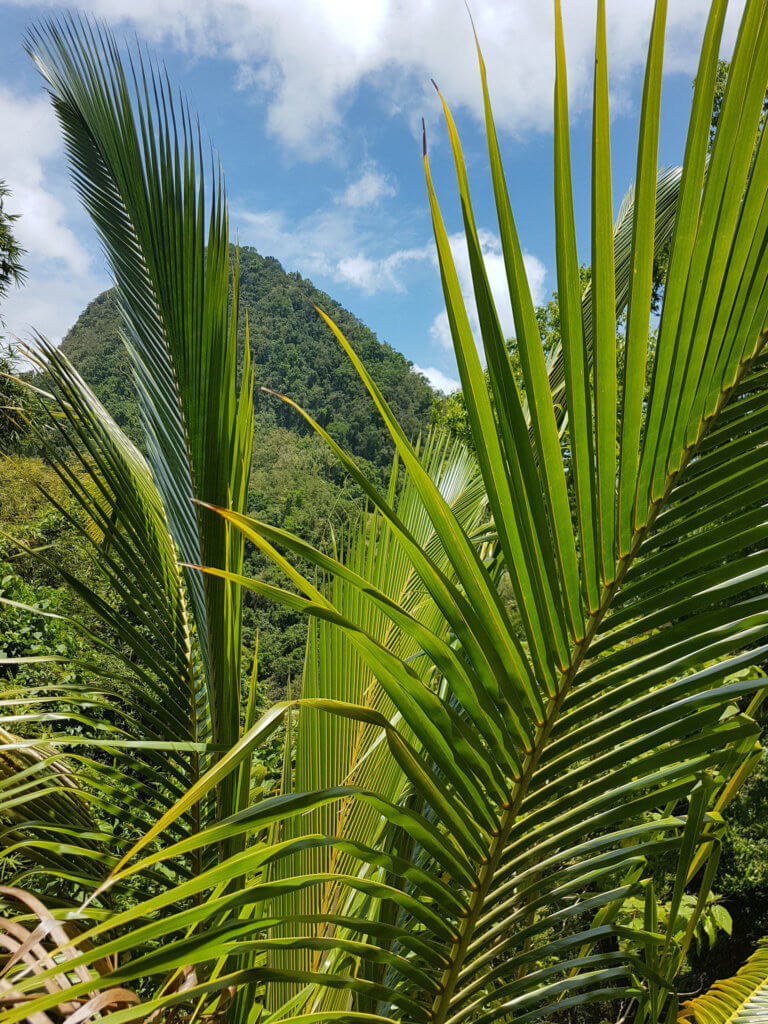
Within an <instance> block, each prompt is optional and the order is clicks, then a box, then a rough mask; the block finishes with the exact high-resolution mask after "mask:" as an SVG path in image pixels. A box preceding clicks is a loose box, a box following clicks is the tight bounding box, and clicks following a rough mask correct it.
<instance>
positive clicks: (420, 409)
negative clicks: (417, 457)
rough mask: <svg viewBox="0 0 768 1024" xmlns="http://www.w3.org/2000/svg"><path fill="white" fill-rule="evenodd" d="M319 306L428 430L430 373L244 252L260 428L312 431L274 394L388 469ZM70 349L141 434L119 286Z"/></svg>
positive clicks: (412, 425) (415, 429)
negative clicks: (123, 340) (426, 374)
mask: <svg viewBox="0 0 768 1024" xmlns="http://www.w3.org/2000/svg"><path fill="white" fill-rule="evenodd" d="M315 305H317V306H319V307H320V308H322V309H323V310H324V311H325V312H327V313H328V314H329V315H330V316H331V317H332V318H333V319H334V320H335V321H336V322H337V323H338V325H339V327H340V328H341V330H342V331H343V332H344V333H345V334H346V336H347V337H348V339H349V341H350V342H351V343H352V345H353V346H354V348H355V349H356V351H357V352H358V354H359V355H360V356H361V358H362V359H363V361H364V363H365V364H366V366H367V367H368V368H369V370H370V371H371V373H372V375H373V377H374V379H375V380H376V382H377V383H378V384H379V386H380V387H381V389H382V391H383V392H384V395H385V396H386V398H387V399H388V400H389V402H390V403H391V404H392V406H393V408H394V410H395V412H396V414H397V416H398V418H399V420H400V422H401V424H402V425H403V427H404V429H405V430H406V431H407V432H408V433H409V434H410V435H411V436H414V437H415V436H416V435H418V434H419V432H420V431H422V430H423V429H424V427H425V426H426V424H427V422H428V419H429V412H430V407H431V404H432V400H433V398H434V392H433V391H432V389H431V387H430V386H429V384H428V383H427V381H426V380H425V379H424V377H422V376H421V375H420V374H416V373H414V372H413V369H412V364H411V363H410V362H409V361H408V360H407V359H406V358H405V356H403V355H402V354H401V353H399V352H397V351H396V350H395V349H393V348H392V347H391V346H390V345H388V344H386V343H383V342H381V341H379V339H378V338H377V337H376V335H375V334H374V333H373V331H371V330H370V329H369V328H368V327H366V325H365V324H364V323H362V321H361V320H359V319H358V318H357V317H356V316H354V315H353V314H352V313H350V312H349V311H348V310H346V309H344V308H343V307H342V306H340V305H339V303H338V302H335V301H334V300H333V299H332V298H331V297H330V296H329V295H327V294H326V293H325V292H322V291H320V290H319V289H318V288H316V287H315V286H314V285H313V284H312V282H311V281H310V280H308V279H307V278H304V277H302V276H301V275H300V274H298V273H288V272H286V271H285V270H284V269H283V267H282V266H281V264H280V262H279V261H278V260H276V259H274V258H273V257H271V256H262V255H261V254H260V253H258V252H257V251H256V250H255V249H253V248H251V247H250V246H243V247H241V248H240V310H241V313H240V317H241V323H240V326H239V332H240V337H241V339H243V338H244V336H245V317H246V314H247V316H248V322H249V327H250V340H251V354H252V357H253V365H254V370H255V380H256V391H255V395H254V403H255V406H256V414H257V420H258V422H259V423H260V424H261V425H262V426H279V427H286V428H288V429H290V430H294V431H297V432H299V433H305V432H306V431H307V429H308V428H307V427H306V425H305V424H304V422H303V421H302V420H301V418H300V417H299V416H298V415H297V413H296V412H295V411H294V410H293V409H291V408H290V407H289V406H287V405H285V404H283V403H282V402H280V401H279V400H278V399H276V398H274V397H273V396H271V395H265V394H263V393H262V392H261V391H260V390H259V388H260V386H265V387H268V388H272V389H274V390H275V391H278V392H281V393H283V394H285V395H288V396H289V397H290V398H292V399H293V400H294V401H296V402H298V403H299V405H301V406H302V407H303V408H305V409H306V410H307V411H308V412H310V413H311V414H312V415H313V416H314V417H315V418H316V419H317V420H318V421H319V422H320V424H321V425H322V426H324V427H326V428H327V429H328V430H329V431H330V433H331V434H332V435H333V436H334V437H335V438H336V440H338V441H339V442H340V443H341V444H344V445H346V446H349V448H350V449H351V450H352V451H353V452H354V453H355V455H357V456H359V457H362V458H364V459H367V460H369V461H370V462H373V463H376V464H377V465H379V466H383V465H385V464H387V463H388V462H389V460H390V457H391V446H390V442H389V436H388V434H387V432H386V428H385V427H384V426H383V424H382V423H381V421H380V419H379V417H378V415H377V414H376V412H375V410H374V408H373V404H372V402H371V400H370V398H369V397H368V395H367V393H366V391H365V388H364V387H363V385H362V384H361V383H360V381H359V380H358V378H357V374H356V373H355V371H354V369H353V368H352V366H351V365H350V363H349V360H348V359H347V357H346V356H345V355H344V353H343V352H342V350H341V348H340V347H339V345H338V343H337V342H336V340H335V339H334V338H333V336H332V334H331V332H330V331H329V330H328V328H327V327H326V325H325V324H324V323H323V322H322V320H321V319H320V317H319V316H318V314H317V312H316V310H315V309H314V308H313V307H314V306H315ZM62 351H63V352H64V353H65V354H66V355H67V356H68V357H69V359H70V360H71V361H72V362H73V363H74V365H75V366H76V367H77V369H78V370H79V371H80V373H81V374H82V375H83V377H84V378H85V379H86V381H87V382H88V383H89V384H90V385H91V386H92V387H93V389H94V390H95V391H96V393H97V395H98V396H99V398H101V400H102V401H103V402H104V404H105V405H106V406H107V408H108V409H109V411H110V412H111V413H112V415H113V416H114V417H115V419H116V420H117V422H118V423H119V424H120V425H121V426H122V427H124V428H126V429H127V430H128V431H129V432H130V433H131V434H133V436H134V437H137V436H138V433H139V425H138V414H137V409H136V404H135V401H134V399H133V394H132V390H131V384H130V376H129V370H128V361H127V358H126V355H125V353H124V351H123V348H122V344H121V342H120V339H119V315H118V311H117V304H116V300H115V293H114V290H113V289H109V290H108V291H105V292H102V294H101V295H99V296H97V298H95V299H94V300H93V301H92V302H91V303H89V305H88V306H87V307H86V309H85V310H84V311H83V312H82V313H81V315H80V317H79V318H78V320H77V322H76V323H75V324H74V326H73V327H72V328H71V330H70V331H69V332H68V334H67V335H66V337H65V338H64V341H63V342H62Z"/></svg>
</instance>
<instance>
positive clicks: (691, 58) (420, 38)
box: [17, 0, 743, 195]
mask: <svg viewBox="0 0 768 1024" xmlns="http://www.w3.org/2000/svg"><path fill="white" fill-rule="evenodd" d="M17 2H18V3H21V4H26V3H28V2H30V0H17ZM50 3H51V5H52V6H69V0H50ZM88 6H89V8H90V9H91V10H92V11H93V12H94V13H95V14H97V15H100V16H103V17H106V18H107V19H109V20H110V21H111V22H112V23H113V24H120V23H122V24H127V25H130V26H131V27H136V28H138V30H139V31H140V32H141V33H142V35H144V36H145V37H148V38H150V39H152V40H153V41H155V42H161V41H162V42H171V43H172V44H174V45H176V46H178V47H179V48H180V49H182V50H183V51H185V52H188V53H189V54H191V55H215V56H219V57H226V58H229V59H231V60H232V61H233V62H235V64H236V66H237V69H238V72H237V80H238V82H239V84H240V85H241V87H243V88H248V89H254V90H257V91H258V92H259V93H260V94H262V95H263V96H264V97H265V98H266V100H267V105H268V114H267V117H268V126H269V128H270V130H271V131H272V132H273V133H274V135H275V136H276V137H277V138H279V139H280V140H281V141H282V142H283V143H285V144H286V145H288V146H289V147H292V148H293V149H295V150H296V151H298V152H300V153H302V154H303V155H306V156H322V155H326V153H325V152H324V151H323V149H322V147H321V146H319V145H318V139H325V140H326V143H327V146H328V147H329V149H330V148H331V147H333V145H334V132H335V130H336V129H337V128H338V126H339V124H340V121H341V115H342V111H343V109H344V106H345V103H348V102H349V100H350V99H351V97H352V96H353V93H354V91H355V90H356V88H357V87H358V86H359V85H360V84H361V83H363V82H367V83H369V84H374V85H376V86H377V87H378V89H379V91H380V92H381V93H382V94H384V95H386V96H387V97H388V103H389V105H390V108H391V110H398V109H400V110H405V111H406V112H407V113H408V114H409V115H411V114H415V113H417V112H418V113H421V112H422V110H423V109H425V108H426V109H428V110H429V109H432V110H435V109H436V101H435V98H434V96H433V95H432V92H431V87H430V86H429V80H430V77H434V78H435V79H436V80H437V81H438V82H439V83H440V85H441V87H442V89H443V91H444V92H445V95H446V97H447V98H448V99H449V101H450V102H451V103H452V104H453V105H455V106H463V107H464V108H466V109H468V110H470V111H471V112H473V113H474V114H476V115H478V116H479V115H480V113H481V109H480V96H479V92H478V81H477V68H476V64H475V59H474V53H473V44H472V39H471V33H470V28H469V22H468V17H467V13H466V10H465V7H464V4H462V3H460V2H458V0H457V2H450V3H446V2H445V0H420V2H419V3H418V4H411V5H404V4H403V3H402V0H366V2H365V3H360V2H359V0H294V2H293V3H292V4H291V5H290V15H288V14H287V8H286V5H285V3H284V0H197V2H195V3H194V4H189V3H187V0H163V3H160V4H158V3H156V2H155V0H91V2H90V3H89V5H88ZM472 6H473V13H474V17H475V23H476V26H477V30H478V35H479V38H480V40H481V42H482V44H483V48H484V51H485V56H486V63H487V65H488V73H489V78H490V82H491V86H492V91H493V96H494V105H495V112H496V116H497V120H498V122H499V124H500V125H501V126H502V127H504V128H506V129H508V130H511V131H515V132H523V131H526V130H530V129H546V128H548V126H549V124H550V121H551V116H552V82H553V55H552V36H553V21H552V5H551V4H550V3H534V2H531V0H483V2H477V3H474V4H473V5H472ZM652 6H653V0H632V2H631V3H628V2H626V0H609V2H608V5H607V20H608V36H609V40H608V42H609V52H610V53H611V74H612V79H613V86H614V87H615V90H616V91H615V93H614V96H615V101H616V102H620V101H621V85H622V80H623V79H624V78H625V77H626V76H627V75H629V74H631V73H632V72H634V71H636V70H637V68H638V67H640V66H641V65H642V64H643V62H644V59H645V52H646V47H647V38H648V30H649V25H650V17H651V10H652ZM708 7H709V0H672V2H671V3H670V5H669V15H668V36H667V44H666V53H665V60H666V67H667V69H668V70H672V71H683V72H685V73H686V74H688V75H691V74H693V73H694V71H695V54H696V52H697V47H698V40H699V39H700V37H701V34H702V31H703V25H704V19H705V16H706V12H707V9H708ZM731 7H732V9H731V10H730V11H729V17H728V22H727V26H726V47H727V46H729V45H731V43H732V41H733V38H734V33H735V27H736V23H737V20H738V15H739V9H740V8H741V7H743V0H738V2H736V3H734V4H733V5H731ZM564 18H565V31H566V46H567V53H568V69H569V84H570V88H571V102H572V108H573V109H574V110H578V109H579V108H583V107H584V106H586V105H587V104H588V102H589V95H590V81H591V74H592V69H591V61H592V52H593V24H594V0H569V2H568V3H567V4H564ZM419 90H423V94H420V92H419ZM426 97H429V99H428V100H426ZM352 194H353V195H354V192H353V193H352ZM360 194H362V193H360Z"/></svg>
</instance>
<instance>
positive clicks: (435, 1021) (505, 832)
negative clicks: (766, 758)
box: [430, 331, 768, 1024]
mask: <svg viewBox="0 0 768 1024" xmlns="http://www.w3.org/2000/svg"><path fill="white" fill-rule="evenodd" d="M766 341H768V331H763V332H762V333H761V334H760V335H759V336H758V339H757V342H756V344H755V347H754V349H753V351H752V354H751V355H750V356H749V358H748V359H746V360H744V361H743V362H742V363H740V364H739V367H738V369H737V372H736V375H735V378H734V380H733V383H732V384H731V385H730V386H729V387H728V388H726V389H725V390H723V391H721V392H720V396H719V398H718V401H717V404H716V406H715V409H714V412H713V413H712V414H711V415H710V416H709V417H707V418H706V419H704V420H702V423H701V425H700V428H699V432H698V435H697V437H696V440H695V442H694V443H693V444H691V445H690V446H689V447H688V448H686V449H685V451H684V453H683V458H682V460H681V463H680V467H679V468H678V469H677V470H675V471H674V472H672V473H670V474H668V476H667V481H666V486H665V489H664V493H663V494H662V495H661V496H660V497H659V498H657V499H655V501H653V502H652V503H651V505H650V506H649V511H648V516H647V519H646V522H645V524H644V525H643V526H641V527H639V528H636V529H635V533H634V536H633V539H632V544H631V547H630V550H629V552H628V553H627V554H626V555H624V556H623V557H622V558H621V559H620V560H619V561H618V563H617V566H616V574H615V577H614V580H613V582H612V583H610V584H608V585H607V586H605V588H604V591H603V595H602V598H601V600H600V606H599V608H598V609H597V611H595V612H593V613H592V614H591V615H590V616H589V618H588V619H587V621H586V623H585V630H584V637H583V638H582V639H581V640H580V641H578V642H577V643H576V644H575V645H574V646H573V648H572V650H571V657H570V662H569V665H568V667H567V669H566V670H565V671H564V672H562V674H561V676H560V679H559V682H558V685H557V689H556V693H555V696H554V697H553V698H552V700H551V701H550V703H549V706H548V708H547V710H546V713H545V717H544V721H543V722H542V723H541V725H540V726H539V727H538V729H537V731H536V736H535V738H534V742H533V749H532V750H531V752H530V754H528V755H527V757H526V760H525V762H524V765H523V772H522V775H521V777H520V780H519V781H518V782H517V784H516V791H515V794H514V798H513V800H512V802H511V803H510V804H509V806H508V807H507V808H506V809H505V810H504V814H503V815H502V817H501V820H500V822H499V830H498V832H497V834H496V835H495V836H493V837H492V841H491V843H490V847H489V852H488V858H487V860H486V861H485V863H484V864H483V865H482V867H481V869H480V872H479V881H478V886H477V888H476V889H475V891H474V892H473V893H472V895H471V898H470V906H469V912H468V914H467V916H466V917H464V918H463V919H462V920H461V921H459V923H458V926H457V931H458V933H459V938H458V940H457V941H456V942H455V943H454V946H453V949H452V950H451V952H450V954H449V960H450V964H451V965H450V967H449V968H447V969H446V971H445V973H444V975H443V978H442V979H441V985H440V993H439V994H438V995H437V996H436V997H435V1000H434V1002H433V1004H432V1008H431V1015H430V1024H446V1022H447V1024H450V1020H451V1018H450V1017H449V1014H450V1010H451V1005H452V1001H453V998H454V995H455V990H456V984H457V981H458V978H459V974H460V971H461V969H462V967H463V965H464V960H465V957H466V954H467V949H468V947H469V945H470V943H471V941H472V938H473V936H474V931H475V927H476V926H477V923H478V920H479V918H480V915H481V914H482V911H483V908H484V905H485V901H486V899H487V897H488V895H489V893H490V891H491V887H492V885H493V878H494V875H495V874H496V871H497V869H498V867H499V863H500V861H501V858H502V856H503V854H504V850H505V848H506V845H507V841H508V839H509V835H510V833H511V831H512V829H513V828H514V825H515V823H516V821H517V815H518V813H519V811H520V806H521V805H522V802H523V800H524V799H525V797H526V795H527V793H528V788H529V786H530V783H531V780H532V778H533V775H534V773H535V772H536V769H537V767H538V764H539V761H540V759H541V756H542V754H543V753H544V751H545V750H546V746H547V741H548V739H549V735H550V732H551V731H552V728H553V726H554V725H555V722H556V721H557V718H558V715H559V713H560V709H561V707H562V705H563V702H564V701H565V698H566V697H567V695H568V693H569V691H570V688H571V686H572V684H573V681H574V679H575V677H576V675H577V673H578V671H579V668H580V667H581V665H582V664H583V662H584V660H585V659H586V657H587V655H588V653H589V646H590V644H591V643H592V640H593V639H594V637H595V635H596V634H597V632H598V630H599V628H600V625H601V623H602V621H603V619H604V617H605V615H606V613H607V612H608V611H609V609H610V607H611V603H612V601H613V598H614V596H615V594H616V593H617V591H618V590H619V588H620V585H621V583H622V581H623V580H624V578H625V576H626V575H627V572H628V571H629V569H630V568H631V566H632V564H633V562H634V560H635V558H636V557H637V554H638V551H639V550H640V548H641V547H642V545H643V542H644V541H645V539H646V538H647V537H648V535H649V534H650V533H651V531H652V530H653V526H654V524H655V522H656V519H657V518H658V516H659V514H660V513H661V512H662V510H663V509H664V507H665V506H666V504H667V502H668V501H669V499H670V497H671V496H672V494H673V492H674V490H675V488H676V487H677V485H678V484H679V482H680V480H681V478H682V477H683V476H684V475H685V471H686V469H687V468H688V466H689V464H690V462H691V460H692V459H693V457H694V455H695V454H696V452H697V450H698V448H699V445H700V444H701V442H702V441H703V439H704V438H705V437H706V435H707V434H708V433H709V432H710V430H711V429H712V427H713V425H714V424H715V423H716V421H717V419H718V417H719V415H720V413H721V411H722V410H723V408H725V407H726V406H727V404H728V402H729V401H730V399H731V397H732V396H733V394H734V392H735V390H736V389H737V388H738V386H739V384H740V383H741V381H742V379H743V378H744V375H745V374H746V373H747V372H748V371H749V369H750V368H751V367H752V366H753V365H754V363H755V362H756V360H757V359H758V357H759V356H760V354H761V352H762V350H763V347H764V346H765V343H766Z"/></svg>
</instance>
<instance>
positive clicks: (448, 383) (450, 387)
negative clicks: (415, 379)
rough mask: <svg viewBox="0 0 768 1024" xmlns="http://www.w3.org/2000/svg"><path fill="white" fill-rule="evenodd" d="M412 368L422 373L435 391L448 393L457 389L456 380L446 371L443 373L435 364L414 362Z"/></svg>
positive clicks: (457, 383)
mask: <svg viewBox="0 0 768 1024" xmlns="http://www.w3.org/2000/svg"><path fill="white" fill-rule="evenodd" d="M413 369H414V372H415V373H423V374H424V376H425V377H426V378H427V380H428V381H429V383H430V384H431V385H432V387H433V388H434V389H435V391H442V392H443V394H444V395H450V393H451V392H452V391H457V390H458V388H459V382H458V380H456V379H455V378H454V377H449V376H448V374H447V373H443V371H442V370H438V369H437V367H435V366H417V365H416V363H414V364H413Z"/></svg>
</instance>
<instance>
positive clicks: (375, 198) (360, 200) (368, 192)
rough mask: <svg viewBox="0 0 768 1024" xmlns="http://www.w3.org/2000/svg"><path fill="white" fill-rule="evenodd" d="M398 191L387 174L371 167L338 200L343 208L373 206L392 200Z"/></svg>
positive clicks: (351, 183)
mask: <svg viewBox="0 0 768 1024" xmlns="http://www.w3.org/2000/svg"><path fill="white" fill-rule="evenodd" d="M395 195H397V189H396V188H395V186H394V185H393V184H392V182H391V181H390V179H389V178H388V177H387V175H385V174H381V172H379V171H377V170H376V168H375V167H369V168H368V169H367V170H365V171H364V172H363V173H362V174H361V175H360V177H359V178H357V180H356V181H352V182H350V184H349V185H348V186H347V187H346V189H345V190H344V191H343V192H342V193H341V195H340V196H339V197H338V198H337V202H339V203H341V204H342V205H343V206H352V207H360V206H373V205H375V204H376V203H378V202H379V200H381V199H391V198H392V196H395Z"/></svg>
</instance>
